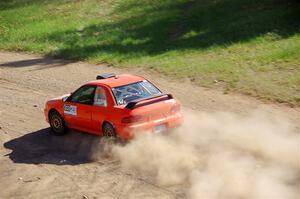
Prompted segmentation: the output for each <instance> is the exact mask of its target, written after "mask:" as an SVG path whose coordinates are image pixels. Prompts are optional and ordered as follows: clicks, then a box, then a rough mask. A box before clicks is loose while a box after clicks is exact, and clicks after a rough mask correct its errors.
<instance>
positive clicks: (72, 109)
mask: <svg viewBox="0 0 300 199" xmlns="http://www.w3.org/2000/svg"><path fill="white" fill-rule="evenodd" d="M64 114H67V115H73V116H76V115H77V106H72V105H69V104H65V105H64Z"/></svg>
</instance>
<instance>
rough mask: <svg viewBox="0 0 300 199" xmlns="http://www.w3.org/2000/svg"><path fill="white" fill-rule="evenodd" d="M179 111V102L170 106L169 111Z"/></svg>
mask: <svg viewBox="0 0 300 199" xmlns="http://www.w3.org/2000/svg"><path fill="white" fill-rule="evenodd" d="M179 111H180V104H175V105H174V106H173V107H172V108H171V113H176V112H179Z"/></svg>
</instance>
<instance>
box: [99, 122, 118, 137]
mask: <svg viewBox="0 0 300 199" xmlns="http://www.w3.org/2000/svg"><path fill="white" fill-rule="evenodd" d="M102 133H103V137H105V138H112V139H115V138H117V134H116V131H115V128H114V127H113V125H111V124H110V123H108V122H105V123H104V124H103V126H102Z"/></svg>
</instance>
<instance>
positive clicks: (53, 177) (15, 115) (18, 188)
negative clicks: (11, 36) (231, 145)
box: [0, 52, 300, 199]
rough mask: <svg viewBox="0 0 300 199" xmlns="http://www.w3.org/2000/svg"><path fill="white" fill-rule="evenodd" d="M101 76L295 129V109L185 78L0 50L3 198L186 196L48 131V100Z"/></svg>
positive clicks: (181, 187)
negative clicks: (140, 82)
mask: <svg viewBox="0 0 300 199" xmlns="http://www.w3.org/2000/svg"><path fill="white" fill-rule="evenodd" d="M104 72H114V73H117V74H118V73H135V74H140V75H144V76H146V77H148V78H149V79H151V80H152V81H153V82H154V83H156V84H157V85H158V86H159V87H160V88H162V90H165V91H168V92H171V93H173V94H174V95H175V96H176V97H177V98H178V99H179V100H181V101H182V103H183V105H184V107H185V108H186V109H193V110H195V111H205V112H217V111H225V112H230V113H236V114H239V115H247V114H249V113H250V112H252V111H253V110H261V111H264V112H266V113H269V114H270V115H278V116H280V117H282V118H286V119H287V120H288V121H289V125H291V126H293V128H294V129H295V130H296V131H297V130H299V126H300V109H299V108H290V107H288V106H285V105H278V104H265V103H262V102H260V101H258V100H256V99H253V98H250V97H246V96H241V95H238V94H228V95H224V94H223V93H222V92H219V91H212V90H209V89H205V88H201V87H196V86H193V85H192V84H191V83H190V82H189V81H188V80H175V79H171V78H166V77H164V76H162V75H160V74H155V73H149V72H147V71H143V70H142V69H122V70H121V69H116V68H113V67H107V66H103V65H93V64H87V63H83V62H75V63H72V62H69V61H64V60H54V59H49V58H43V57H39V56H33V55H26V54H20V53H6V52H1V53H0V198H188V197H189V196H188V195H187V190H188V189H189V183H187V184H178V185H172V186H162V185H158V184H157V183H156V181H155V180H154V179H153V178H152V176H150V175H147V174H145V175H141V174H138V173H136V172H135V171H134V170H131V169H128V168H124V167H122V166H121V164H120V160H116V159H114V158H112V157H101V158H100V159H99V158H98V159H97V161H92V160H91V159H90V150H92V148H93V147H94V146H95V145H97V146H99V144H98V143H99V142H100V141H99V140H100V139H99V138H98V137H95V136H89V135H87V134H82V133H79V132H72V133H70V134H69V135H67V136H65V137H54V136H52V135H51V134H49V133H48V132H49V129H48V124H47V123H46V122H45V121H44V116H43V108H44V103H45V101H46V100H47V99H50V98H52V97H56V96H59V95H62V94H64V93H69V92H70V91H73V90H74V89H76V88H77V87H78V86H80V85H81V84H82V83H83V82H86V81H89V80H93V79H94V78H95V76H96V74H100V73H104ZM82 140H85V141H84V142H83V141H82ZM100 145H101V144H100ZM99 150H101V149H99ZM298 158H299V156H298ZM298 160H299V159H298ZM298 171H299V170H298ZM298 180H299V179H298ZM294 184H296V185H299V182H296V183H295V182H294ZM278 199H279V198H278Z"/></svg>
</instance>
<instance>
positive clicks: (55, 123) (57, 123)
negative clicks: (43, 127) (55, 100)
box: [51, 115, 62, 131]
mask: <svg viewBox="0 0 300 199" xmlns="http://www.w3.org/2000/svg"><path fill="white" fill-rule="evenodd" d="M51 125H52V127H53V128H54V129H55V130H56V131H59V130H60V129H61V128H62V121H61V119H60V117H59V116H58V115H52V117H51Z"/></svg>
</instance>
